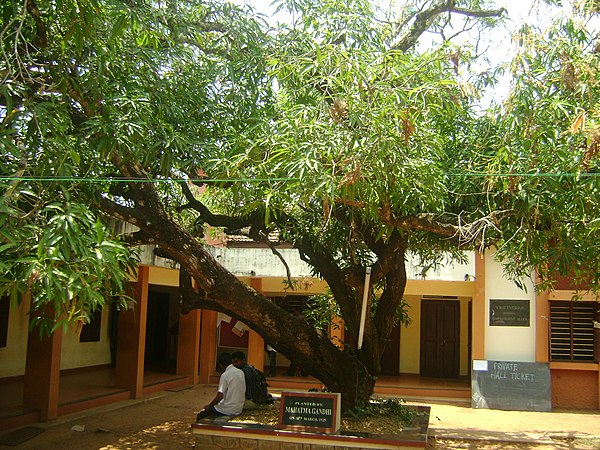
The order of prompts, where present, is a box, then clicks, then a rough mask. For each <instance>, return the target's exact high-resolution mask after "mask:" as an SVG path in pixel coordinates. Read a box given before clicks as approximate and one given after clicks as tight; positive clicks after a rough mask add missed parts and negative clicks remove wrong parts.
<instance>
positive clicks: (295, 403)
mask: <svg viewBox="0 0 600 450" xmlns="http://www.w3.org/2000/svg"><path fill="white" fill-rule="evenodd" d="M340 398H341V394H338V393H334V394H331V393H326V394H325V393H323V394H322V393H312V392H311V393H305V392H282V393H281V402H280V406H279V428H282V429H293V430H302V431H321V432H325V433H330V432H336V431H338V430H339V429H340V410H341V403H340Z"/></svg>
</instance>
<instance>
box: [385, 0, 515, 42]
mask: <svg viewBox="0 0 600 450" xmlns="http://www.w3.org/2000/svg"><path fill="white" fill-rule="evenodd" d="M455 3H456V1H455V0H445V1H441V2H439V3H438V4H436V5H434V6H432V7H431V8H429V9H427V10H425V11H422V12H420V13H418V14H416V15H415V20H414V22H413V24H412V26H411V28H410V30H409V31H408V32H407V33H406V34H405V35H404V36H403V37H402V38H400V40H399V41H398V42H397V43H396V44H395V45H393V46H392V50H400V51H402V52H406V51H408V50H410V49H412V48H413V47H414V46H415V45H416V44H417V42H418V40H419V38H420V37H421V35H422V34H423V33H425V31H427V30H428V29H429V28H430V27H431V26H432V25H433V24H434V22H435V21H436V20H437V18H438V17H439V16H440V15H441V14H444V13H457V14H461V15H465V16H468V17H477V18H489V17H501V16H502V14H504V12H505V9H504V8H501V9H494V10H476V9H468V8H460V7H457V6H455Z"/></svg>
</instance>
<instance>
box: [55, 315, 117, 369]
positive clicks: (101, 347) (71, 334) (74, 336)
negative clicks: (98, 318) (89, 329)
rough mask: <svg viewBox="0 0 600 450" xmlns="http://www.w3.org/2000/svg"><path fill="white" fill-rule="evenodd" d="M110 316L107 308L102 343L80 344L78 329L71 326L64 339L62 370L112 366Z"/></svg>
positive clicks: (101, 332) (102, 326) (101, 327)
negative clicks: (109, 331) (109, 333)
mask: <svg viewBox="0 0 600 450" xmlns="http://www.w3.org/2000/svg"><path fill="white" fill-rule="evenodd" d="M109 315H110V313H109V309H107V308H105V309H104V310H103V311H102V323H101V325H100V341H98V342H79V334H78V333H77V329H76V327H75V326H71V327H69V328H68V330H67V331H66V332H65V333H64V334H63V339H62V351H61V355H60V368H61V369H74V368H77V367H88V366H98V365H102V364H110V340H109V335H108V321H109Z"/></svg>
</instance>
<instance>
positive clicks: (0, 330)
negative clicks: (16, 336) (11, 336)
mask: <svg viewBox="0 0 600 450" xmlns="http://www.w3.org/2000/svg"><path fill="white" fill-rule="evenodd" d="M9 310H10V299H9V298H8V297H2V298H0V347H6V341H7V338H8V313H9Z"/></svg>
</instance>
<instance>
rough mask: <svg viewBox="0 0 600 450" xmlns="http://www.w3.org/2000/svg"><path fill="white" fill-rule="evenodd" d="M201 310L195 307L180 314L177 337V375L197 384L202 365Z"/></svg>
mask: <svg viewBox="0 0 600 450" xmlns="http://www.w3.org/2000/svg"><path fill="white" fill-rule="evenodd" d="M200 319H201V312H200V310H199V309H194V310H192V311H190V312H189V313H188V314H180V316H179V337H178V339H177V375H183V376H186V377H188V379H189V382H190V383H192V384H197V383H198V380H199V374H198V367H199V365H200V322H201V320H200Z"/></svg>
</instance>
